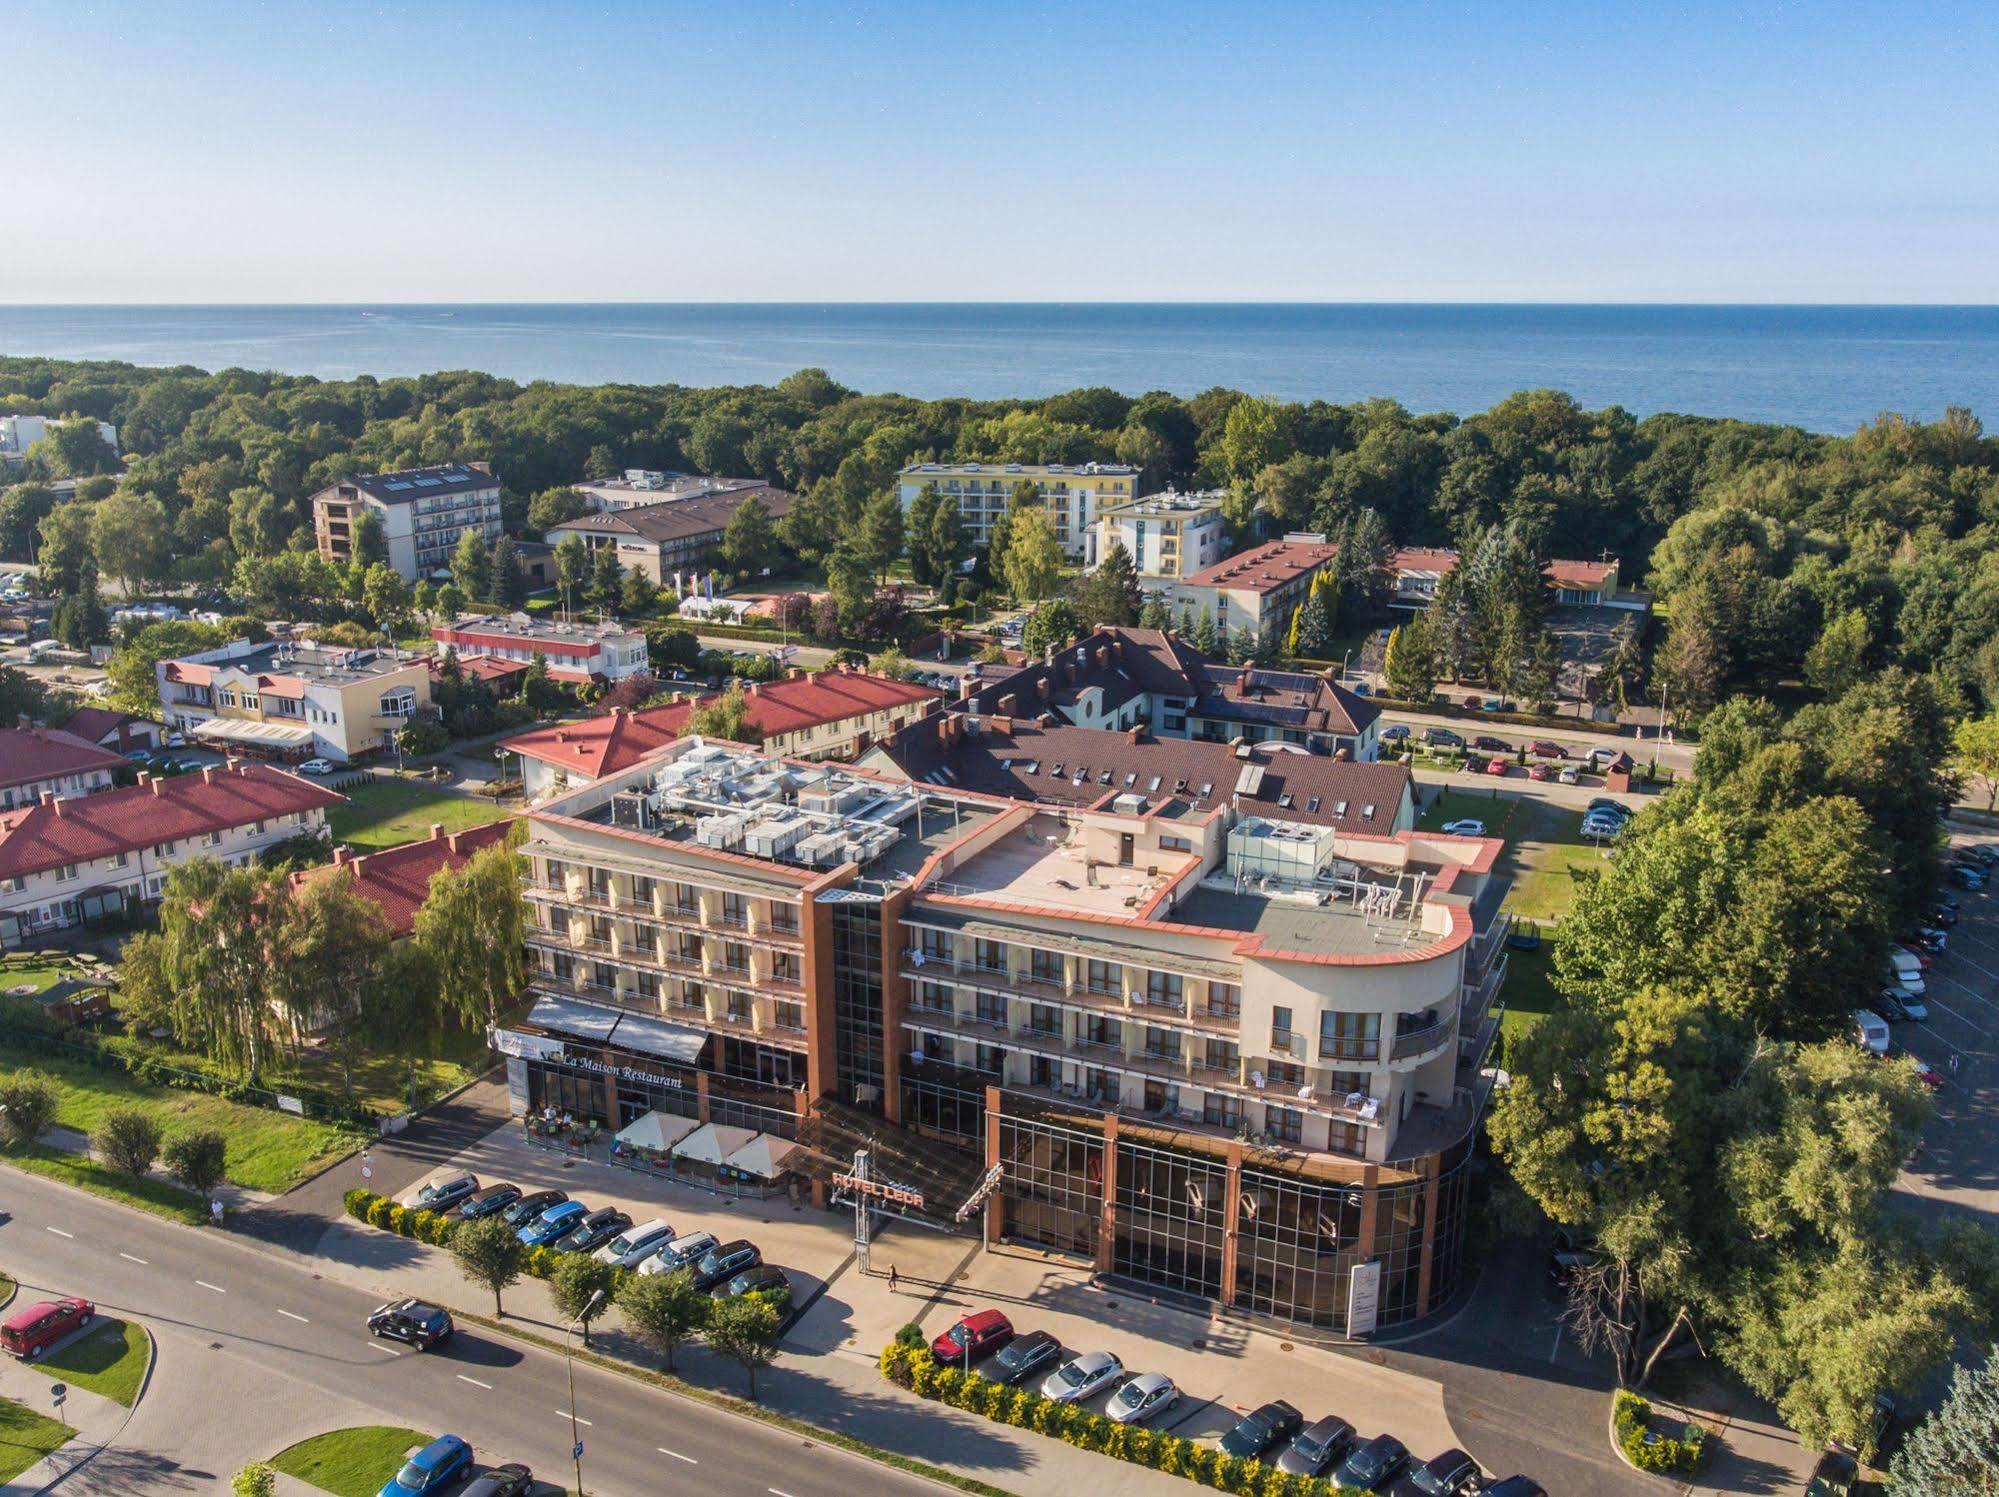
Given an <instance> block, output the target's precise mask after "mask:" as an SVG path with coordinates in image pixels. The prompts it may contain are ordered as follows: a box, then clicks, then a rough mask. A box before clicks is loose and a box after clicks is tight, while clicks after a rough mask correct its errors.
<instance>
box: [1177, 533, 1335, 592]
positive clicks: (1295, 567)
mask: <svg viewBox="0 0 1999 1497" xmlns="http://www.w3.org/2000/svg"><path fill="white" fill-rule="evenodd" d="M1339 551H1340V548H1339V547H1338V546H1336V545H1333V544H1331V543H1330V542H1321V541H1271V542H1270V543H1269V544H1268V545H1263V546H1254V547H1251V548H1250V549H1249V550H1247V551H1239V552H1237V553H1236V554H1235V555H1234V556H1230V557H1225V558H1224V559H1223V560H1221V561H1218V562H1216V563H1215V564H1214V565H1213V566H1211V567H1204V568H1203V569H1202V570H1200V571H1198V572H1196V573H1195V574H1194V575H1193V576H1191V577H1183V578H1182V579H1181V582H1182V584H1183V585H1184V586H1187V587H1223V588H1229V589H1231V590H1233V591H1236V592H1248V593H1267V592H1274V591H1275V590H1276V589H1278V588H1280V587H1282V586H1284V585H1285V584H1286V583H1287V582H1295V581H1297V580H1298V579H1299V578H1300V577H1304V576H1307V575H1309V574H1311V573H1313V572H1316V571H1317V570H1318V569H1319V568H1320V567H1323V566H1324V565H1325V564H1326V563H1327V562H1329V561H1331V560H1332V559H1333V558H1334V557H1335V556H1337V555H1339Z"/></svg>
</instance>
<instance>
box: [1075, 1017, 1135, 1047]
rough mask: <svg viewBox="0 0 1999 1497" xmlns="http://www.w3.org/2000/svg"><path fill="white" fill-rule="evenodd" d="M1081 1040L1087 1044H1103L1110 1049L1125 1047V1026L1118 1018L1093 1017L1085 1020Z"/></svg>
mask: <svg viewBox="0 0 1999 1497" xmlns="http://www.w3.org/2000/svg"><path fill="white" fill-rule="evenodd" d="M1081 1041H1082V1043H1083V1044H1085V1045H1101V1046H1103V1047H1104V1048H1105V1049H1109V1050H1122V1049H1123V1048H1124V1026H1123V1025H1121V1024H1119V1023H1118V1021H1117V1020H1116V1019H1103V1018H1096V1017H1092V1018H1089V1019H1086V1020H1085V1021H1084V1022H1083V1033H1082V1037H1081Z"/></svg>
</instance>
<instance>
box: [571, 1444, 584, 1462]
mask: <svg viewBox="0 0 1999 1497" xmlns="http://www.w3.org/2000/svg"><path fill="white" fill-rule="evenodd" d="M569 1458H570V1459H571V1460H572V1461H580V1460H582V1459H583V1442H582V1441H581V1440H578V1441H577V1442H576V1448H575V1449H574V1450H572V1451H570V1452H569Z"/></svg>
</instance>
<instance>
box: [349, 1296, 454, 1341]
mask: <svg viewBox="0 0 1999 1497" xmlns="http://www.w3.org/2000/svg"><path fill="white" fill-rule="evenodd" d="M368 1334H369V1335H371V1336H375V1337H378V1338H386V1339H388V1340H390V1341H401V1342H403V1343H405V1344H406V1345H409V1346H414V1347H415V1348H416V1349H417V1350H418V1351H429V1350H430V1349H431V1348H432V1347H433V1346H436V1345H437V1344H438V1343H439V1342H442V1341H448V1340H450V1339H451V1312H450V1311H449V1310H446V1309H444V1308H443V1307H441V1306H439V1305H432V1304H427V1303H425V1302H424V1301H423V1300H420V1299H403V1300H397V1301H396V1302H395V1303H394V1304H392V1305H383V1306H381V1307H380V1308H379V1309H377V1310H375V1311H374V1312H373V1313H372V1314H370V1315H369V1316H368Z"/></svg>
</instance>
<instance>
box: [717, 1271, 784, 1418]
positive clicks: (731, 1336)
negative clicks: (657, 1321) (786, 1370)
mask: <svg viewBox="0 0 1999 1497" xmlns="http://www.w3.org/2000/svg"><path fill="white" fill-rule="evenodd" d="M782 1332H783V1322H782V1319H781V1318H780V1317H779V1315H778V1313H777V1308H776V1307H775V1306H774V1305H772V1304H770V1303H769V1302H767V1301H766V1300H764V1299H762V1298H761V1297H759V1296H757V1295H754V1294H745V1295H741V1296H738V1297H737V1298H735V1299H721V1300H717V1301H715V1303H714V1306H713V1308H712V1309H711V1310H710V1311H709V1314H708V1332H707V1337H708V1344H709V1345H710V1346H712V1347H713V1348H714V1349H715V1350H716V1351H717V1352H718V1353H720V1354H721V1355H722V1356H725V1357H727V1358H728V1359H729V1360H730V1361H732V1362H735V1363H737V1364H739V1365H740V1366H741V1367H742V1369H743V1371H744V1372H746V1373H748V1374H749V1379H750V1398H751V1399H752V1400H754V1399H755V1398H756V1396H757V1369H758V1368H760V1367H768V1366H770V1364H771V1363H772V1362H774V1361H776V1360H777V1347H778V1337H779V1336H780V1335H781V1334H782Z"/></svg>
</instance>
